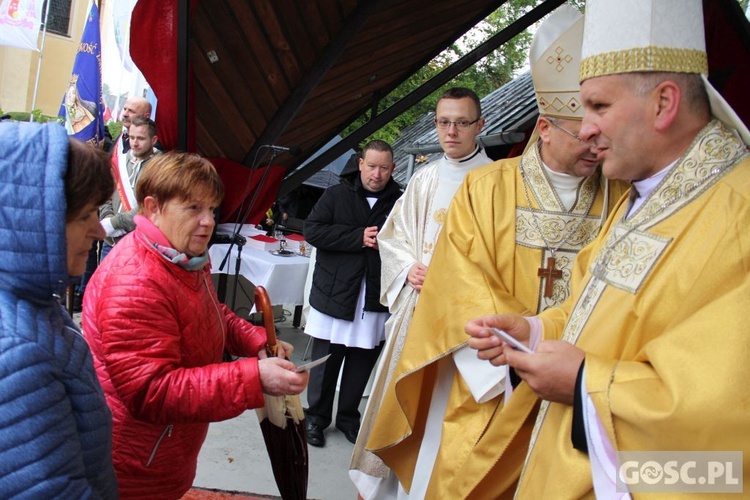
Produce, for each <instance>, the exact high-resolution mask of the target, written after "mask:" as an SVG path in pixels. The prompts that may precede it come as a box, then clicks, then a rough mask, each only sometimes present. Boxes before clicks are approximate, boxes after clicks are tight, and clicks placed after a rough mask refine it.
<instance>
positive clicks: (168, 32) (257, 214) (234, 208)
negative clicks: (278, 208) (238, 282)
mask: <svg viewBox="0 0 750 500" xmlns="http://www.w3.org/2000/svg"><path fill="white" fill-rule="evenodd" d="M196 3H197V0H192V1H191V7H190V10H191V12H193V11H194V10H195V5H196ZM177 15H178V2H177V0H159V1H158V2H153V1H145V0H140V1H139V2H138V3H136V5H135V8H134V9H133V15H132V19H131V22H130V56H131V57H132V59H133V62H135V64H136V66H138V69H139V70H140V71H141V73H143V76H144V77H145V78H146V80H147V81H148V83H149V85H150V86H151V89H152V90H153V91H154V94H155V95H156V98H157V99H158V100H159V104H158V105H157V106H156V123H157V125H158V127H159V142H161V144H162V145H163V146H164V148H165V150H171V149H175V148H176V147H177V86H178V85H177V83H178V82H177V40H178V33H177V29H178V23H177V19H178V18H177ZM188 74H189V76H188V110H187V119H188V128H187V130H188V151H195V111H194V101H193V86H192V73H191V72H190V68H188ZM209 159H210V160H211V162H212V163H213V164H214V166H215V167H216V170H217V171H218V172H219V175H220V176H221V179H222V181H223V182H224V188H225V190H226V198H225V199H224V203H223V204H222V207H221V218H220V220H219V222H236V221H237V217H238V216H239V215H240V214H238V211H239V210H238V209H239V208H240V205H241V204H242V203H243V201H244V202H246V203H248V202H249V201H250V198H252V193H254V192H255V191H256V190H257V188H258V182H259V181H260V179H261V177H262V172H263V170H262V169H258V170H250V169H249V168H246V167H244V166H242V165H240V164H239V163H236V162H234V161H232V160H230V159H228V158H209ZM285 173H286V170H285V169H284V167H271V170H270V171H269V173H268V177H267V178H266V180H265V182H264V184H263V186H261V188H262V192H261V193H260V194H259V195H258V197H257V198H256V200H255V203H254V204H253V209H252V211H251V213H250V215H249V216H248V217H247V219H246V221H243V222H247V223H251V224H256V223H258V222H259V221H260V218H261V216H262V215H263V214H264V213H265V212H266V210H267V209H268V207H270V206H271V205H272V204H273V202H274V200H275V199H276V193H278V191H279V186H280V184H281V180H282V179H283V177H284V174H285ZM248 178H250V184H249V186H248ZM245 210H246V208H243V209H242V211H243V212H244V211H245Z"/></svg>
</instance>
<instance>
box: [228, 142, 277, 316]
mask: <svg viewBox="0 0 750 500" xmlns="http://www.w3.org/2000/svg"><path fill="white" fill-rule="evenodd" d="M262 148H263V146H261V147H260V148H259V149H258V151H260V149H262ZM257 154H258V153H257V152H256V155H257ZM277 156H278V152H277V151H276V150H275V149H274V148H271V158H269V160H268V164H267V165H266V167H265V169H264V170H263V175H261V177H260V181H258V186H257V187H256V189H255V192H254V193H253V196H252V198H250V203H249V204H248V205H247V209H245V211H244V212H242V209H243V207H242V205H243V204H244V203H245V202H244V199H243V202H242V204H240V207H239V208H238V209H237V214H238V217H239V218H238V219H237V222H235V224H234V230H233V232H232V236H231V239H232V241H231V242H230V243H229V249H227V254H226V255H225V256H224V259H223V260H222V261H221V265H219V271H221V270H223V269H224V265H225V264H226V263H227V260H228V259H229V256H230V255H231V253H232V248H233V247H234V245H237V259H236V261H235V266H234V283H233V284H232V301H231V302H232V303H231V304H230V306H229V308H230V309H231V310H232V311H234V306H235V304H236V302H237V283H238V282H239V279H240V267H241V265H242V247H244V246H245V243H247V239H246V238H245V237H244V236H242V235H241V234H240V228H241V227H242V224H244V222H245V220H246V219H247V218H248V217H249V216H250V213H251V211H252V209H253V205H255V200H256V199H257V198H258V195H259V194H260V191H261V189H262V187H263V184H264V183H265V181H266V178H267V177H268V173H269V172H270V170H271V165H273V160H274V159H276V157H277ZM252 172H253V170H251V172H250V176H249V178H248V185H247V187H246V188H245V191H247V190H248V189H249V188H250V182H252V178H253V175H252ZM246 198H247V197H245V199H246Z"/></svg>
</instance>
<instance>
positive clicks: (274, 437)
mask: <svg viewBox="0 0 750 500" xmlns="http://www.w3.org/2000/svg"><path fill="white" fill-rule="evenodd" d="M255 308H256V310H257V311H258V312H260V313H262V314H263V326H264V327H265V328H266V335H267V337H268V352H269V354H270V355H272V356H276V352H277V345H276V328H275V326H274V322H273V319H274V318H273V308H272V307H271V301H270V299H269V298H268V292H266V289H265V288H263V287H262V286H259V287H256V288H255ZM263 397H264V399H265V401H266V404H265V407H263V408H258V409H256V410H255V412H256V413H257V415H258V420H259V421H260V429H261V431H262V432H263V440H264V441H265V443H266V450H268V457H269V458H270V459H271V469H272V470H273V477H274V479H275V480H276V486H278V488H279V493H280V494H281V498H283V499H284V500H296V499H299V500H304V499H305V498H307V470H308V465H307V457H308V455H307V435H306V434H305V413H304V411H303V410H302V401H301V400H300V397H299V395H294V396H269V395H268V394H264V395H263Z"/></svg>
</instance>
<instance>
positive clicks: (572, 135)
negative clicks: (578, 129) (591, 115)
mask: <svg viewBox="0 0 750 500" xmlns="http://www.w3.org/2000/svg"><path fill="white" fill-rule="evenodd" d="M547 123H549V124H550V125H552V126H553V127H555V128H557V129H560V130H562V131H563V132H565V133H566V134H568V135H569V136H570V137H572V138H573V139H575V140H576V141H578V142H580V143H585V142H586V141H584V140H583V139H581V137H580V136H579V135H578V134H574V133H573V132H571V131H570V130H568V129H566V128H563V127H561V126H560V125H558V124H557V123H555V122H553V121H552V120H547Z"/></svg>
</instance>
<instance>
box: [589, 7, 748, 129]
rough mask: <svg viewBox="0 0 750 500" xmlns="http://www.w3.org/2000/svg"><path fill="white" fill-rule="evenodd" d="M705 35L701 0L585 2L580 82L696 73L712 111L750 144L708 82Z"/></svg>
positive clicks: (730, 110)
mask: <svg viewBox="0 0 750 500" xmlns="http://www.w3.org/2000/svg"><path fill="white" fill-rule="evenodd" d="M704 33H705V28H704V26H703V4H702V1H701V0H627V1H623V0H587V1H586V25H585V28H584V30H583V46H582V48H581V57H582V60H581V72H580V81H581V82H584V81H586V80H588V79H590V78H596V77H599V76H607V75H617V74H621V73H634V72H656V71H659V72H667V73H692V74H700V75H702V77H703V83H704V86H705V87H706V92H707V93H708V98H709V101H710V103H711V113H712V114H713V115H714V116H715V117H716V118H718V119H719V120H721V121H722V122H724V123H725V124H726V125H727V126H729V127H730V128H733V129H736V130H737V132H738V133H739V134H740V135H741V136H742V138H743V140H744V142H745V144H750V132H749V131H748V129H747V127H746V126H745V124H744V123H742V120H740V119H739V117H738V116H737V114H736V113H735V112H734V110H733V109H732V107H731V106H729V104H728V103H727V102H726V101H725V100H724V98H723V97H722V96H721V95H720V94H719V92H718V91H717V90H716V89H714V88H713V86H712V85H711V84H710V83H709V82H708V78H707V75H708V57H707V55H706V39H705V34H704Z"/></svg>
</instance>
